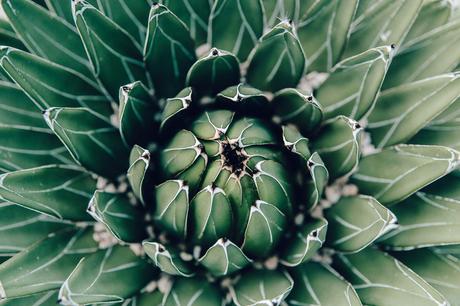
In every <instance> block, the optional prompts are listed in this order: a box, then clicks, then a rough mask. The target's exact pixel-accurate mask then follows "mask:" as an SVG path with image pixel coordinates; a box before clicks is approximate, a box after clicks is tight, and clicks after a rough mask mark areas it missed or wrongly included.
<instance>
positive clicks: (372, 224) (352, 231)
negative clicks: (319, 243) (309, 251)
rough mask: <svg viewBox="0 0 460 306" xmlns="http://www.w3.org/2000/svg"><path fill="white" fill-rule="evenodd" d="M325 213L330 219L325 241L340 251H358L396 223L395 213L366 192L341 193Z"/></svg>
mask: <svg viewBox="0 0 460 306" xmlns="http://www.w3.org/2000/svg"><path fill="white" fill-rule="evenodd" d="M324 214H325V217H326V219H327V221H328V223H329V225H328V227H329V230H328V231H327V239H326V243H327V244H328V245H329V246H331V247H332V248H334V250H337V251H340V252H353V253H354V252H359V251H360V250H362V249H364V248H365V247H367V246H368V245H369V244H371V243H372V242H374V241H375V240H376V239H378V238H379V237H381V236H382V235H384V234H385V233H387V232H388V231H391V230H392V229H395V228H397V227H398V225H397V219H396V216H395V215H394V214H393V213H392V212H391V211H390V210H389V209H387V208H385V206H383V205H381V204H380V203H379V202H377V201H376V200H375V199H374V198H372V197H368V196H362V195H359V196H355V197H342V198H341V199H340V200H339V201H338V202H337V203H335V204H334V205H333V206H332V207H331V208H329V209H327V210H325V211H324Z"/></svg>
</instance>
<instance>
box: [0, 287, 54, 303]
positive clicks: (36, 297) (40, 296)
mask: <svg viewBox="0 0 460 306" xmlns="http://www.w3.org/2000/svg"><path fill="white" fill-rule="evenodd" d="M57 293H58V291H57V290H54V291H45V292H43V293H37V294H33V295H29V296H25V297H20V298H15V299H7V300H4V301H0V305H1V306H30V305H33V306H48V305H54V304H56V301H57Z"/></svg>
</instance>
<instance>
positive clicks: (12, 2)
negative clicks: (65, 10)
mask: <svg viewBox="0 0 460 306" xmlns="http://www.w3.org/2000/svg"><path fill="white" fill-rule="evenodd" d="M2 8H3V10H4V12H5V14H6V16H7V17H8V19H9V21H10V23H11V25H12V26H13V28H14V29H15V31H16V33H18V35H19V36H20V37H21V40H22V41H23V42H24V44H25V45H26V46H27V48H28V49H29V50H31V51H32V52H33V53H34V54H36V55H38V56H40V57H42V58H45V59H48V60H49V61H51V62H54V63H56V64H60V65H62V66H65V67H67V68H69V69H72V70H74V71H75V72H76V73H78V74H81V76H86V77H88V78H92V73H91V69H90V63H89V62H88V59H87V58H86V55H85V50H84V48H83V45H82V43H81V40H80V37H79V36H78V33H77V31H76V30H75V27H74V26H73V25H72V24H70V23H68V22H67V21H65V20H64V19H62V18H60V17H58V16H56V15H54V14H52V13H51V12H50V11H48V10H46V9H45V8H43V7H41V6H39V5H37V4H35V3H33V2H32V1H24V0H8V1H2ZM51 29H52V30H51Z"/></svg>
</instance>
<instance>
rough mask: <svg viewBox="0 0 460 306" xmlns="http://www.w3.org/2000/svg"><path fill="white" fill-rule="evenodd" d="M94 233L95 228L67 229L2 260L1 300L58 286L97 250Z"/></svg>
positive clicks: (0, 275) (0, 269) (0, 271)
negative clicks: (82, 260)
mask: <svg viewBox="0 0 460 306" xmlns="http://www.w3.org/2000/svg"><path fill="white" fill-rule="evenodd" d="M92 236H93V229H92V228H80V229H72V228H70V229H65V230H62V231H60V232H57V233H55V234H54V233H53V234H50V235H48V237H47V238H45V239H44V240H41V241H39V242H37V243H35V244H33V245H32V246H30V247H29V248H27V249H26V250H24V251H22V252H20V253H18V254H16V255H15V256H13V257H12V258H11V259H9V260H8V261H6V262H4V263H2V264H1V265H0V279H1V280H2V281H1V284H2V286H1V288H2V290H1V292H2V294H0V300H1V299H4V298H7V299H9V298H15V297H22V296H28V295H31V294H35V293H39V292H44V291H49V290H54V289H58V288H59V287H60V286H61V285H62V284H63V283H64V281H65V279H66V278H67V276H68V275H69V274H70V272H72V270H73V269H74V267H75V265H76V264H77V263H78V262H79V260H80V259H81V258H82V257H84V256H86V255H87V254H90V253H93V252H95V251H96V250H97V243H96V242H95V241H94V240H93V238H92ZM18 271H21V273H20V274H18Z"/></svg>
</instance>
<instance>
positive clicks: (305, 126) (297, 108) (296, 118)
mask: <svg viewBox="0 0 460 306" xmlns="http://www.w3.org/2000/svg"><path fill="white" fill-rule="evenodd" d="M271 104H272V107H273V109H274V113H275V116H278V117H279V119H280V121H281V124H293V125H295V126H296V127H297V128H298V129H299V131H300V133H302V134H303V135H310V134H311V133H312V132H313V131H315V130H316V129H317V128H318V126H319V124H320V123H321V121H322V120H323V109H322V107H321V106H320V105H319V104H318V101H316V99H315V98H314V97H313V96H312V95H308V94H306V93H305V92H302V91H300V90H298V89H295V88H285V89H282V90H280V91H278V92H276V93H275V96H274V97H273V100H272V101H271Z"/></svg>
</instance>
